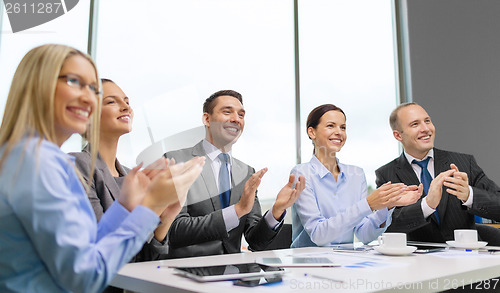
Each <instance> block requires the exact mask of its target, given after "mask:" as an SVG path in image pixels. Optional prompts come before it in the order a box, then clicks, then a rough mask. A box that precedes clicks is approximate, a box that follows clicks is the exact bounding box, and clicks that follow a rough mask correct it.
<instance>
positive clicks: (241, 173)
mask: <svg viewBox="0 0 500 293" xmlns="http://www.w3.org/2000/svg"><path fill="white" fill-rule="evenodd" d="M246 171H247V168H246V166H245V165H244V164H243V163H241V162H240V161H238V160H236V159H234V158H233V163H232V167H231V186H232V188H231V198H230V200H229V205H233V204H236V203H237V202H238V201H239V200H240V197H241V194H243V188H244V186H245V183H246V181H245V179H246V176H247V172H246Z"/></svg>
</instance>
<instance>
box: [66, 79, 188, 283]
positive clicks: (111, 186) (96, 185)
mask: <svg viewBox="0 0 500 293" xmlns="http://www.w3.org/2000/svg"><path fill="white" fill-rule="evenodd" d="M101 84H102V108H101V123H100V128H99V147H98V153H97V158H96V162H95V168H94V175H93V176H89V171H90V166H91V162H92V160H91V144H87V145H86V146H85V147H84V148H83V150H82V151H81V152H79V153H70V154H71V155H73V156H74V157H75V158H76V160H75V164H76V166H77V168H78V169H79V170H80V172H81V173H82V176H83V178H84V180H85V181H86V182H88V183H89V184H88V185H89V190H88V191H87V193H88V197H89V200H90V203H91V205H92V208H93V209H94V212H95V214H96V218H97V221H99V220H100V219H101V217H102V216H103V214H104V212H105V211H106V210H108V209H109V208H110V207H111V205H112V204H113V202H114V201H115V199H116V198H117V197H118V196H119V194H120V188H121V186H122V183H123V179H124V178H125V176H126V175H127V173H128V172H129V171H130V169H129V168H127V167H125V166H123V165H122V164H121V163H120V162H119V161H118V159H117V158H116V153H117V151H118V141H119V140H120V137H121V136H122V135H124V134H127V133H129V132H130V131H132V122H133V119H134V111H133V109H132V107H131V105H130V98H129V97H128V96H127V95H126V94H125V92H124V91H123V90H122V89H121V88H120V87H119V86H118V85H117V84H116V83H115V82H114V81H112V80H110V79H105V78H103V79H101ZM175 208H176V207H174V206H170V207H169V208H167V209H166V210H165V211H164V212H163V213H162V215H161V216H160V220H161V225H159V226H158V227H157V228H156V230H155V232H154V236H155V237H153V238H152V239H151V241H149V242H148V243H146V244H145V245H144V247H143V248H142V250H141V251H140V252H139V253H138V254H137V255H136V256H135V257H134V258H133V259H132V261H133V262H140V261H151V260H156V259H157V258H158V257H159V255H160V254H166V253H167V245H166V243H165V236H166V234H167V232H168V228H169V227H170V224H171V223H172V221H173V220H174V218H175V216H176V215H177V214H178V213H179V210H180V208H181V207H180V206H179V207H178V209H175ZM106 292H107V291H106Z"/></svg>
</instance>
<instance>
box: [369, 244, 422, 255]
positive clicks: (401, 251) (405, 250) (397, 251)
mask: <svg viewBox="0 0 500 293" xmlns="http://www.w3.org/2000/svg"><path fill="white" fill-rule="evenodd" d="M373 249H375V250H376V251H378V252H380V253H382V254H387V255H408V254H410V253H412V252H414V251H415V250H417V247H415V246H404V247H383V246H374V247H373Z"/></svg>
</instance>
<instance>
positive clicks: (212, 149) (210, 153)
mask: <svg viewBox="0 0 500 293" xmlns="http://www.w3.org/2000/svg"><path fill="white" fill-rule="evenodd" d="M203 149H204V150H205V153H206V154H207V157H208V158H209V159H210V160H211V161H212V162H213V161H215V159H217V156H219V154H220V153H222V152H221V151H220V149H218V148H217V147H216V146H214V145H213V144H211V143H210V142H209V141H208V140H206V139H203ZM227 154H228V155H229V163H230V164H232V162H233V155H232V151H229V152H228V153H227Z"/></svg>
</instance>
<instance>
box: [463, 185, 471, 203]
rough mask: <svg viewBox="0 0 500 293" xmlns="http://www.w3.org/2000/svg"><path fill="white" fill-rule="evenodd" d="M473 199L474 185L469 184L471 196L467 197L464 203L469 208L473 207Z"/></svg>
mask: <svg viewBox="0 0 500 293" xmlns="http://www.w3.org/2000/svg"><path fill="white" fill-rule="evenodd" d="M473 200H474V191H473V190H472V186H470V185H469V198H468V199H467V201H465V202H464V203H463V205H464V206H466V207H468V208H471V207H472V201H473Z"/></svg>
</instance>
